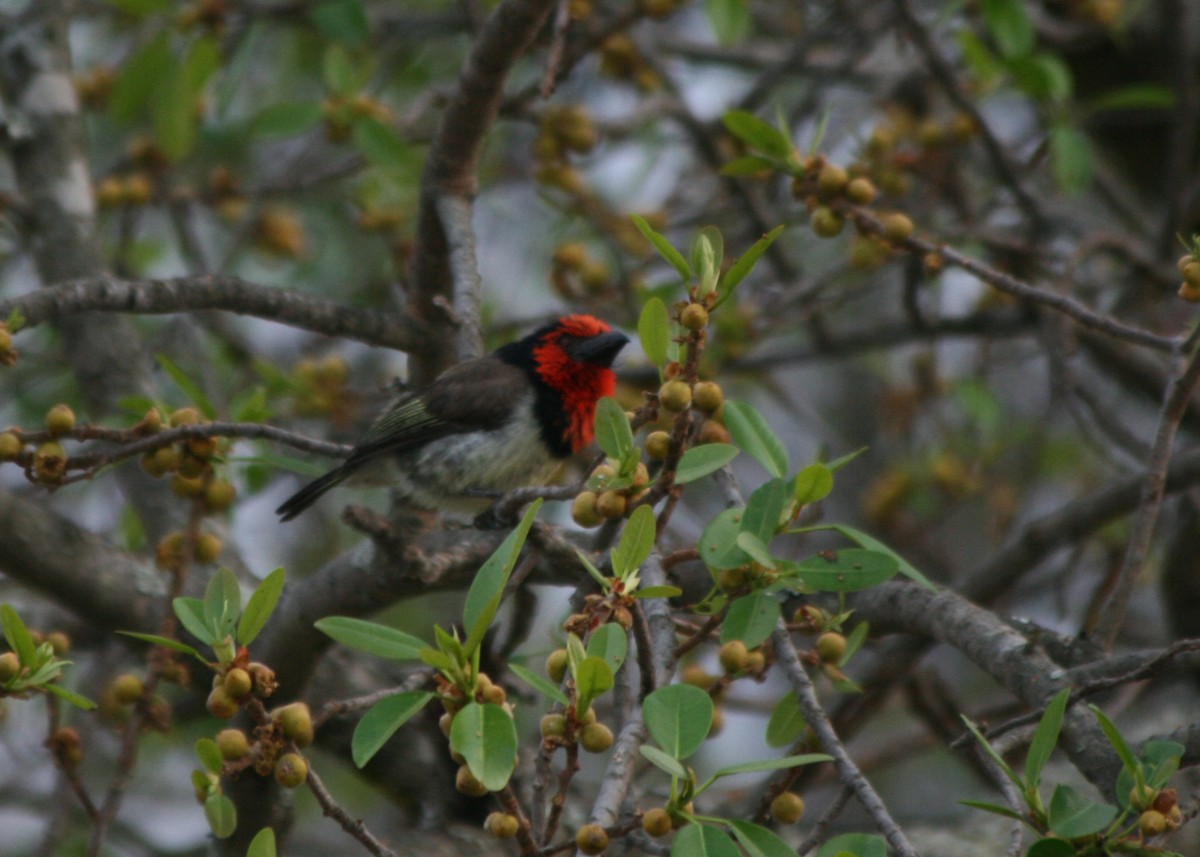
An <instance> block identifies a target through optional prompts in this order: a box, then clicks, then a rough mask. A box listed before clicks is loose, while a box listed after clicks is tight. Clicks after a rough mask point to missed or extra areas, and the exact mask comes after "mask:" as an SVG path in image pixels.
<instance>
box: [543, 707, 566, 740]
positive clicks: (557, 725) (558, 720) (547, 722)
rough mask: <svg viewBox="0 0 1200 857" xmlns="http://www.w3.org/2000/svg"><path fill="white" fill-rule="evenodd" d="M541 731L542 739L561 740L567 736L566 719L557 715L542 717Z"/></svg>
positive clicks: (551, 714)
mask: <svg viewBox="0 0 1200 857" xmlns="http://www.w3.org/2000/svg"><path fill="white" fill-rule="evenodd" d="M541 730H542V737H543V738H561V737H562V736H563V735H565V734H567V718H566V717H565V716H564V715H562V714H558V713H550V714H547V715H544V716H543V717H542V722H541Z"/></svg>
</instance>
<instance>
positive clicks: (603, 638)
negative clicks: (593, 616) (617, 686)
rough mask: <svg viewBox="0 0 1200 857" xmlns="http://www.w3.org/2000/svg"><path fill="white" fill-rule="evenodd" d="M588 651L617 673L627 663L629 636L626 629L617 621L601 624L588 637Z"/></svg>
mask: <svg viewBox="0 0 1200 857" xmlns="http://www.w3.org/2000/svg"><path fill="white" fill-rule="evenodd" d="M587 653H588V655H590V656H591V657H594V658H600V660H602V661H604V662H605V663H606V664H608V667H609V669H611V670H612V671H613V672H614V673H616V672H617V671H619V670H620V669H621V665H622V664H623V663H625V656H626V655H627V654H628V653H629V638H628V637H627V636H626V634H625V629H624V628H622V627H621V626H620V625H618V624H616V623H615V622H609V623H608V624H607V625H601V626H600V627H599V628H597V629H596V630H595V631H593V632H592V635H591V636H590V637H588V641H587Z"/></svg>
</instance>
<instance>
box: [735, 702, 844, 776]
mask: <svg viewBox="0 0 1200 857" xmlns="http://www.w3.org/2000/svg"><path fill="white" fill-rule="evenodd" d="M788 696H789V697H791V698H792V699H795V696H794V695H793V694H788ZM832 761H833V756H829V755H826V754H825V753H804V754H802V755H799V756H784V757H783V758H782V759H759V760H758V761H755V762H742V763H741V764H740V765H730V766H729V767H727V768H721V770H719V771H717V772H716V773H715V774H713V777H714V778H716V777H731V776H733V775H735V774H757V773H761V772H763V771H783V770H787V769H788V768H798V767H800V766H801V765H815V764H818V763H820V762H832Z"/></svg>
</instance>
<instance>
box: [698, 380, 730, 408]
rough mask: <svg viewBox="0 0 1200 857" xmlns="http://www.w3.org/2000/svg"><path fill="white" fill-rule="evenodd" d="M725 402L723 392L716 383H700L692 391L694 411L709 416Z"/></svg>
mask: <svg viewBox="0 0 1200 857" xmlns="http://www.w3.org/2000/svg"><path fill="white" fill-rule="evenodd" d="M724 402H725V391H724V390H722V389H721V385H720V384H718V383H717V382H716V381H701V382H700V383H698V384H696V388H695V390H693V391H692V403H693V404H695V406H696V409H697V410H700V411H703V412H704V413H706V414H711V413H712V412H713V411H715V410H716V409H717V408H719V407H721V405H722V404H723V403H724Z"/></svg>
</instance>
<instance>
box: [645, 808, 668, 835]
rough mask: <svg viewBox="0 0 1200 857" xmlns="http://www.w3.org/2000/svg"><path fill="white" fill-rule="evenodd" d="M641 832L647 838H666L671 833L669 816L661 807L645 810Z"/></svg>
mask: <svg viewBox="0 0 1200 857" xmlns="http://www.w3.org/2000/svg"><path fill="white" fill-rule="evenodd" d="M642 830H644V831H646V835H647V836H653V837H655V838H657V837H659V836H666V835H667V834H668V833H670V832H671V816H670V814H669V813H668V812H667V811H666V810H665V809H663V808H662V807H655V808H654V809H648V810H646V812H645V813H644V814H643V815H642Z"/></svg>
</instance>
